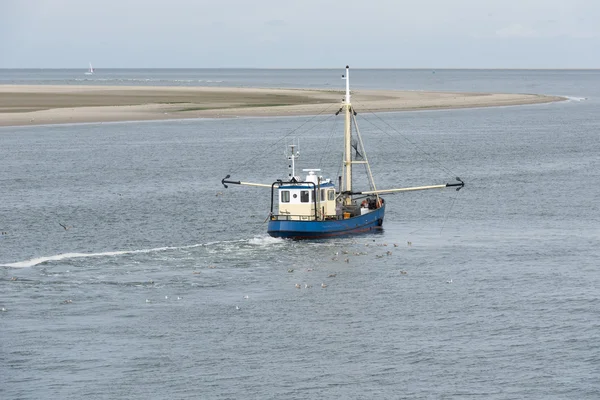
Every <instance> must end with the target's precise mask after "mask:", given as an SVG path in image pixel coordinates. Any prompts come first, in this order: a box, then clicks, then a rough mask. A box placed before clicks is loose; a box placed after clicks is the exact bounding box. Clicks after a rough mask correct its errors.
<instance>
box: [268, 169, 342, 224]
mask: <svg viewBox="0 0 600 400" xmlns="http://www.w3.org/2000/svg"><path fill="white" fill-rule="evenodd" d="M303 171H307V172H308V175H306V179H305V180H304V181H303V182H296V181H297V179H296V178H295V177H294V178H293V179H292V181H291V182H284V183H282V184H281V185H280V186H279V189H278V195H279V196H278V197H279V203H278V214H279V215H278V216H277V217H278V219H285V220H289V221H323V220H325V219H337V214H336V202H335V197H336V194H335V185H334V184H333V183H332V182H331V180H329V179H324V178H323V177H322V176H318V175H316V174H315V172H317V171H319V170H318V169H308V170H303Z"/></svg>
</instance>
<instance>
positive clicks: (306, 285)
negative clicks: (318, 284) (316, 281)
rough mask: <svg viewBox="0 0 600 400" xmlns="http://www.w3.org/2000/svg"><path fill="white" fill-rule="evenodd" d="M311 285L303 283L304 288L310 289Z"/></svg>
mask: <svg viewBox="0 0 600 400" xmlns="http://www.w3.org/2000/svg"><path fill="white" fill-rule="evenodd" d="M311 287H312V285H309V284H308V283H305V284H304V289H310V288H311Z"/></svg>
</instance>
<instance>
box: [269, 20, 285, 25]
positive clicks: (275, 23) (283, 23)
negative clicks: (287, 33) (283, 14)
mask: <svg viewBox="0 0 600 400" xmlns="http://www.w3.org/2000/svg"><path fill="white" fill-rule="evenodd" d="M265 25H266V26H286V25H287V22H285V21H284V20H282V19H272V20H269V21H266V22H265Z"/></svg>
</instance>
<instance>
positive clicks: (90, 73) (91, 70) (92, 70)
mask: <svg viewBox="0 0 600 400" xmlns="http://www.w3.org/2000/svg"><path fill="white" fill-rule="evenodd" d="M85 74H86V75H94V67H92V63H90V69H88V70H87V71H86V72H85Z"/></svg>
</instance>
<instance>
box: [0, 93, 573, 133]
mask: <svg viewBox="0 0 600 400" xmlns="http://www.w3.org/2000/svg"><path fill="white" fill-rule="evenodd" d="M343 95H344V92H343V91H341V90H313V89H259V88H231V87H149V86H83V85H82V86H69V85H60V86H59V85H0V126H20V125H45V124H62V123H81V122H115V121H147V120H164V119H184V118H235V117H246V116H255V117H267V116H269V117H270V116H286V115H314V114H321V113H334V112H336V111H337V110H338V109H339V108H340V105H341V100H342V97H343ZM560 100H565V98H563V97H558V96H546V95H539V94H505V93H449V92H421V91H396V90H356V91H353V92H352V104H353V106H354V108H355V109H356V110H357V111H359V112H361V111H363V112H365V111H370V112H382V111H403V110H423V109H445V108H467V107H493V106H507V105H521V104H535V103H548V102H553V101H560Z"/></svg>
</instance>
